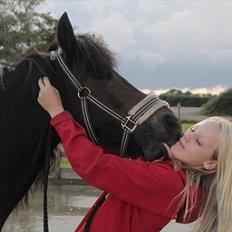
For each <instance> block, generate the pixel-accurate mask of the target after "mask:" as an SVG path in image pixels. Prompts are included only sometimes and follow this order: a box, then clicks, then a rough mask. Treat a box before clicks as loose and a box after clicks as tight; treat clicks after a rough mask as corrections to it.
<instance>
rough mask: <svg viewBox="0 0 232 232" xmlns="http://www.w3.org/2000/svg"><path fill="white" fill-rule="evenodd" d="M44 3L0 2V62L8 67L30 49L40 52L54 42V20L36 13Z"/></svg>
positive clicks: (34, 0) (33, 0) (37, 0)
mask: <svg viewBox="0 0 232 232" xmlns="http://www.w3.org/2000/svg"><path fill="white" fill-rule="evenodd" d="M42 2H44V0H0V62H7V63H12V62H14V61H16V60H18V59H19V57H20V56H22V55H25V54H27V53H28V52H29V50H30V49H37V50H40V51H44V50H45V49H46V48H47V47H48V44H49V43H50V42H51V41H52V40H53V38H54V31H55V30H54V27H55V25H56V23H57V20H56V19H54V18H52V16H51V15H50V13H38V12H37V11H36V9H37V7H38V6H39V5H40V4H41V3H42Z"/></svg>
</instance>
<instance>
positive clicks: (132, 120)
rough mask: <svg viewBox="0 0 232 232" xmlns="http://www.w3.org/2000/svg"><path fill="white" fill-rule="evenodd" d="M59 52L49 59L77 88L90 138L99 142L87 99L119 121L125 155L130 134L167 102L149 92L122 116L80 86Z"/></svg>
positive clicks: (60, 51)
mask: <svg viewBox="0 0 232 232" xmlns="http://www.w3.org/2000/svg"><path fill="white" fill-rule="evenodd" d="M61 54H62V50H61V49H60V48H59V49H58V51H52V52H50V59H51V60H57V61H58V64H59V66H60V67H61V68H62V70H63V72H64V73H65V74H66V76H67V77H68V79H69V80H70V81H71V83H72V84H73V86H74V87H75V89H76V90H77V92H78V97H79V98H80V100H81V108H82V114H83V118H84V123H85V126H86V130H87V132H88V134H89V137H90V139H91V140H92V141H93V142H94V143H95V144H99V141H98V138H97V137H96V135H95V132H94V129H93V126H92V123H91V120H90V117H89V112H88V104H87V103H88V101H90V102H91V103H93V104H94V105H96V106H97V107H98V108H100V109H101V110H103V111H104V112H106V113H107V114H109V115H110V116H112V117H113V118H115V119H117V120H118V121H119V122H120V123H121V126H122V129H123V135H122V140H121V146H120V155H121V156H125V154H126V150H127V145H128V141H129V136H130V134H131V133H132V132H133V131H134V130H135V129H136V128H137V126H138V125H141V124H142V123H143V122H144V121H146V120H147V119H148V118H149V117H150V116H151V115H152V114H154V113H155V112H156V111H157V110H159V109H160V108H162V107H164V106H166V107H169V105H168V103H167V102H166V101H164V100H161V99H159V97H158V96H156V95H155V94H149V95H148V96H147V97H145V98H144V99H142V100H141V101H140V102H139V103H137V104H136V105H135V106H134V107H132V108H131V109H130V110H129V112H128V115H127V116H126V117H122V116H121V115H119V114H118V113H116V112H114V111H113V110H112V109H110V108H109V107H108V106H106V105H105V104H103V103H102V102H100V101H99V100H97V99H96V98H95V97H94V96H93V95H92V94H91V90H90V89H89V88H88V87H86V86H82V84H81V83H80V82H79V81H78V80H77V79H76V78H75V76H74V75H73V74H72V72H71V71H70V70H69V68H68V67H67V65H66V64H65V62H64V60H63V58H62V56H61Z"/></svg>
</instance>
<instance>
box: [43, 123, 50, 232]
mask: <svg viewBox="0 0 232 232" xmlns="http://www.w3.org/2000/svg"><path fill="white" fill-rule="evenodd" d="M50 139H51V126H50V125H49V128H48V135H47V145H46V153H45V163H44V168H43V186H44V188H43V190H44V191H43V194H44V195H43V228H44V232H49V227H48V206H47V190H48V175H49V170H50V154H51V152H52V148H51V141H50Z"/></svg>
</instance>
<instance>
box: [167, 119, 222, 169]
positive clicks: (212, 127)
mask: <svg viewBox="0 0 232 232" xmlns="http://www.w3.org/2000/svg"><path fill="white" fill-rule="evenodd" d="M218 140H219V128H218V125H217V124H216V123H215V122H214V121H202V122H200V123H198V124H196V125H194V126H193V127H192V128H191V129H189V130H187V131H186V132H185V134H184V135H183V136H182V137H181V138H180V140H179V141H177V142H176V143H175V144H174V145H173V146H171V148H170V151H171V154H170V156H172V157H171V158H175V159H177V160H179V161H181V162H182V163H183V164H187V165H188V166H191V167H195V168H200V169H206V170H213V169H215V168H216V165H217V161H216V160H213V157H212V156H213V153H214V152H215V151H216V150H217V149H218V142H219V141H218Z"/></svg>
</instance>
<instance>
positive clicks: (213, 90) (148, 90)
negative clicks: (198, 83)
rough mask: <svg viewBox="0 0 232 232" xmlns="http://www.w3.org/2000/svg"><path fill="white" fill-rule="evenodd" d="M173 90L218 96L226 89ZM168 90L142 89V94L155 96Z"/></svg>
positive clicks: (218, 87)
mask: <svg viewBox="0 0 232 232" xmlns="http://www.w3.org/2000/svg"><path fill="white" fill-rule="evenodd" d="M173 88H176V89H179V90H181V91H182V92H187V91H190V92H191V93H193V94H208V93H209V94H213V95H219V94H221V93H222V92H224V91H226V90H227V89H228V87H226V86H221V85H218V86H214V87H210V88H194V89H191V88H188V87H185V88H178V87H173ZM168 90H169V89H156V90H150V89H143V90H142V92H144V93H146V94H149V93H155V94H157V95H160V94H162V93H166V92H167V91H168Z"/></svg>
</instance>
